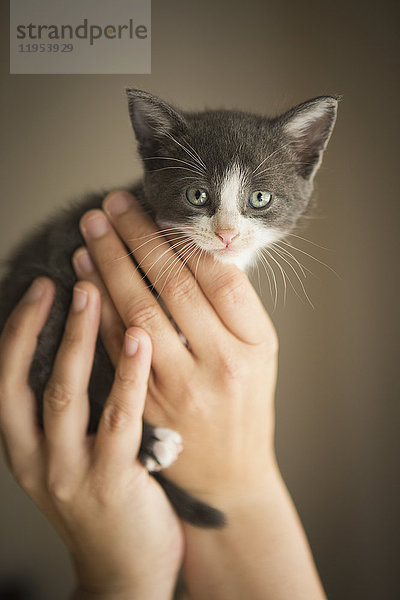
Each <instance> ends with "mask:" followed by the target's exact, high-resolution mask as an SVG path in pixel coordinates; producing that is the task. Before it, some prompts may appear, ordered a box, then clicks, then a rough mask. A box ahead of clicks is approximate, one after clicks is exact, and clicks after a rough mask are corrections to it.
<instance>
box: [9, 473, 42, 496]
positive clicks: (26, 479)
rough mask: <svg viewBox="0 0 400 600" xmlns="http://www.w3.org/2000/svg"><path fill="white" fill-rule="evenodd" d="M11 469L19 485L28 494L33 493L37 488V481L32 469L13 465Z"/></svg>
mask: <svg viewBox="0 0 400 600" xmlns="http://www.w3.org/2000/svg"><path fill="white" fill-rule="evenodd" d="M11 470H12V473H13V476H14V477H15V479H16V481H17V483H18V485H19V486H20V487H21V488H22V489H23V490H25V491H26V492H27V493H28V494H29V493H30V494H32V493H33V492H34V491H35V490H36V487H37V482H36V479H35V477H33V476H32V473H31V471H30V469H26V468H19V467H13V468H12V469H11Z"/></svg>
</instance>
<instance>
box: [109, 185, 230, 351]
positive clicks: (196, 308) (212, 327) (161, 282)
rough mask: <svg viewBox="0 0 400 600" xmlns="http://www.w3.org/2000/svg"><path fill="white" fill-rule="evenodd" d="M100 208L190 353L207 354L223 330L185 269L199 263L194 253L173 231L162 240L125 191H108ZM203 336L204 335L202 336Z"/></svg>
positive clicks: (185, 239)
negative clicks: (141, 271) (160, 299)
mask: <svg viewBox="0 0 400 600" xmlns="http://www.w3.org/2000/svg"><path fill="white" fill-rule="evenodd" d="M103 206H104V210H105V211H106V213H107V214H108V215H109V218H110V219H111V221H112V223H113V226H114V227H115V229H116V230H117V232H118V234H119V235H120V237H121V238H122V239H123V240H124V241H125V243H126V244H127V245H128V247H129V248H130V249H131V250H132V251H133V253H134V256H135V259H136V260H137V262H138V264H139V266H140V268H141V269H142V270H143V271H144V272H145V273H146V276H147V277H148V279H149V280H150V281H151V282H152V284H153V286H154V288H155V289H156V290H157V292H158V293H159V294H160V295H161V297H162V299H163V301H164V303H165V305H166V307H167V308H168V310H169V312H170V313H171V315H172V317H173V319H174V321H175V322H176V324H177V325H178V327H179V329H180V330H181V331H182V333H183V334H184V336H185V337H186V338H187V339H188V341H189V345H190V348H191V350H192V352H194V354H197V355H202V354H209V348H210V338H211V339H212V338H213V339H219V338H220V337H221V335H223V333H224V331H223V328H222V327H221V326H220V322H219V319H217V318H216V315H215V311H214V309H213V307H212V306H211V305H210V303H209V301H208V300H207V298H206V297H205V296H204V294H203V292H202V290H201V288H200V286H198V285H197V283H196V279H195V277H194V276H193V273H192V272H191V270H190V269H189V268H188V267H187V266H186V263H187V262H188V261H189V260H191V262H192V264H194V265H196V264H197V263H199V262H200V259H201V252H202V251H201V250H200V248H198V246H197V245H196V244H195V243H194V242H192V241H189V238H188V236H187V235H186V234H185V233H184V232H183V231H182V229H180V228H178V227H175V228H168V229H166V230H164V232H165V233H166V235H167V237H168V239H167V237H165V236H164V235H163V232H160V230H159V229H158V228H157V227H156V225H155V223H154V222H153V221H152V219H151V218H150V217H149V216H148V215H146V214H145V213H144V211H143V209H142V208H141V207H140V205H139V203H138V202H137V201H135V199H134V198H133V196H132V195H131V194H129V193H128V192H124V191H117V192H112V193H111V194H109V195H108V196H107V197H106V199H105V200H104V203H103ZM194 270H195V269H194ZM199 321H200V322H201V323H202V327H201V328H200V327H199V326H198V323H199ZM204 331H207V336H205V335H204Z"/></svg>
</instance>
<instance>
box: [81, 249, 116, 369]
mask: <svg viewBox="0 0 400 600" xmlns="http://www.w3.org/2000/svg"><path fill="white" fill-rule="evenodd" d="M72 264H73V266H74V269H75V273H76V275H77V277H78V279H85V280H86V281H91V282H92V283H93V284H94V285H95V286H96V287H97V289H98V290H99V292H100V297H101V317H100V335H101V339H102V340H103V344H104V347H105V349H106V350H107V354H108V356H109V357H110V360H111V362H112V364H113V365H114V367H115V365H116V364H117V362H118V359H119V356H120V354H121V348H122V344H123V342H124V333H125V327H124V324H123V322H122V319H121V317H120V316H119V314H118V312H117V309H116V308H115V305H114V303H113V301H112V299H111V296H110V294H109V293H108V291H107V288H106V286H105V285H104V283H103V280H102V279H101V277H100V275H99V273H98V271H97V269H96V267H95V266H94V264H93V261H92V259H91V258H90V255H89V252H88V251H87V249H86V248H85V247H82V248H79V249H78V250H77V251H76V252H75V254H74V255H73V257H72Z"/></svg>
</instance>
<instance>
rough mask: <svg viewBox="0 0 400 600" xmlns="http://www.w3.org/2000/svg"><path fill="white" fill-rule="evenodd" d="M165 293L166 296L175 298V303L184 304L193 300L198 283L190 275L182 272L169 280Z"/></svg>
mask: <svg viewBox="0 0 400 600" xmlns="http://www.w3.org/2000/svg"><path fill="white" fill-rule="evenodd" d="M163 292H164V293H165V295H166V296H170V297H173V299H174V302H175V303H178V304H183V303H185V302H190V301H191V300H192V299H193V296H194V295H195V292H196V283H195V280H194V278H192V277H191V276H190V275H189V274H188V273H183V272H182V273H180V274H178V275H174V276H172V277H170V278H169V280H168V281H167V282H166V284H165V286H164V290H163Z"/></svg>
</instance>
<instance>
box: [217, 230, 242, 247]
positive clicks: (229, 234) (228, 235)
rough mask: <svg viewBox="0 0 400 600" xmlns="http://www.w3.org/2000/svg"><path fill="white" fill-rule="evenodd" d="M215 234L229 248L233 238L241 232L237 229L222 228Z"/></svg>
mask: <svg viewBox="0 0 400 600" xmlns="http://www.w3.org/2000/svg"><path fill="white" fill-rule="evenodd" d="M215 235H216V236H218V237H219V239H220V240H221V242H223V243H224V244H225V247H226V248H227V247H228V246H229V244H231V243H232V240H234V239H235V238H236V237H237V236H238V235H239V232H238V231H237V230H236V229H220V230H219V231H216V232H215Z"/></svg>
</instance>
